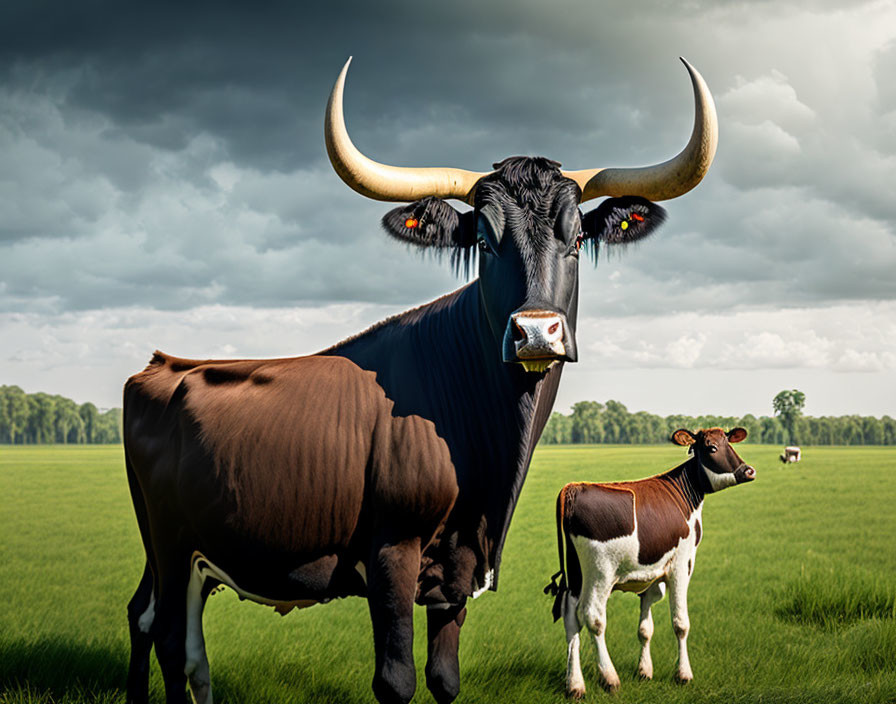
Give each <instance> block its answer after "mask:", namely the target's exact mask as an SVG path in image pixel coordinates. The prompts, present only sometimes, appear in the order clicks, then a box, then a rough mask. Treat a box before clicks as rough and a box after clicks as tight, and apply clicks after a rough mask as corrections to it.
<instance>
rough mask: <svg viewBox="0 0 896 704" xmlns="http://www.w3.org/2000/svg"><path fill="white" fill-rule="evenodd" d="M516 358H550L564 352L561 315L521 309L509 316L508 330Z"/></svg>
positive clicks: (562, 354)
mask: <svg viewBox="0 0 896 704" xmlns="http://www.w3.org/2000/svg"><path fill="white" fill-rule="evenodd" d="M508 332H509V333H510V335H511V338H512V340H513V348H514V352H515V353H516V358H517V359H519V360H524V359H550V358H553V357H562V356H564V355H565V354H566V347H565V346H564V344H563V333H564V330H563V317H562V316H561V315H560V314H559V313H555V312H553V311H546V310H523V311H519V312H517V313H514V314H513V315H511V316H510V323H509V330H508Z"/></svg>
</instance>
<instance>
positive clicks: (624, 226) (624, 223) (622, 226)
mask: <svg viewBox="0 0 896 704" xmlns="http://www.w3.org/2000/svg"><path fill="white" fill-rule="evenodd" d="M619 227H621V228H622V229H623V230H627V229H628V220H623V221H622V222H621V223H619Z"/></svg>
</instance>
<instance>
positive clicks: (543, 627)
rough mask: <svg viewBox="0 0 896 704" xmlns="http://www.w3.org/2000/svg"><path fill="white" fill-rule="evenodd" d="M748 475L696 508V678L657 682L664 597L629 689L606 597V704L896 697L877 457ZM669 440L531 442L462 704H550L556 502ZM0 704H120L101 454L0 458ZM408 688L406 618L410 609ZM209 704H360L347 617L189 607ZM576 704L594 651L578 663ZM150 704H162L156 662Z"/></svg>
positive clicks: (757, 451)
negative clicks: (638, 675) (616, 686)
mask: <svg viewBox="0 0 896 704" xmlns="http://www.w3.org/2000/svg"><path fill="white" fill-rule="evenodd" d="M737 449H738V452H739V453H740V454H741V456H742V457H743V458H744V459H745V460H746V461H747V462H749V463H751V464H752V465H754V466H755V467H756V469H757V472H758V477H757V480H756V481H755V482H754V483H752V484H748V485H745V486H739V487H734V488H732V489H729V490H726V491H724V492H722V493H720V494H718V495H715V496H709V497H708V498H707V501H706V505H705V508H704V514H703V515H704V527H705V537H704V540H703V542H702V544H701V547H700V550H699V552H698V557H697V565H696V568H695V572H694V577H693V580H692V582H691V588H690V595H689V596H690V598H689V604H690V615H691V636H690V638H689V648H690V654H691V661H692V664H693V668H694V676H695V680H694V682H693V683H692V684H690V685H688V686H686V687H680V686H678V685H676V684H674V683H673V682H672V674H673V672H674V666H675V654H676V648H675V641H674V636H673V634H672V629H671V627H670V626H669V607H668V600H663V601H661V602H660V603H659V604H657V605H656V606H654V609H653V611H654V618H655V620H656V625H657V627H656V635H655V637H654V640H653V659H654V665H655V669H656V675H655V679H654V681H652V682H639V681H637V680H636V679H635V676H634V673H635V669H636V666H637V660H638V652H639V644H638V638H637V620H638V599H637V598H635V597H633V596H632V595H626V594H619V593H616V594H614V596H613V597H612V598H611V599H610V604H609V616H608V634H607V640H608V647H609V649H610V653H611V655H612V657H613V660H614V662H615V664H616V668H617V670H618V671H619V675H620V677H621V678H622V689H621V691H620V693H619V694H618V695H616V696H615V697H613V700H614V701H616V702H619V703H620V704H622V703H624V702H648V703H649V702H663V703H664V704H667V703H675V702H759V701H762V702H892V701H896V579H894V577H896V508H894V507H896V481H894V474H896V448H888V447H880V448H877V447H875V448H871V447H862V448H854V447H853V448H845V447H842V448H841V447H827V448H812V447H808V448H804V455H803V456H804V460H803V461H802V462H801V463H799V464H796V465H791V466H787V467H785V466H784V465H782V464H781V463H780V462H778V460H777V455H778V453H779V452H780V448H778V447H771V446H762V445H749V444H743V445H739V446H738V448H737ZM683 459H684V452H683V451H682V449H681V448H676V447H674V446H672V445H669V446H566V447H563V446H560V447H558V446H552V447H540V448H539V449H538V450H537V451H536V454H535V459H534V462H533V464H532V467H531V469H530V472H529V477H528V479H527V482H526V485H525V488H524V490H523V493H522V496H521V499H520V502H519V506H518V508H517V511H516V514H515V516H514V519H513V523H512V526H511V529H510V534H509V536H508V539H507V543H506V549H505V551H504V556H503V564H502V570H501V575H500V584H499V587H500V590H499V592H498V593H497V594H494V593H486V594H485V595H483V596H482V597H481V598H480V599H478V600H477V601H476V602H474V603H472V604H471V605H470V608H469V614H468V617H467V622H466V625H465V626H464V628H463V631H462V634H461V650H460V657H461V674H462V678H463V684H462V690H461V695H460V697H459V698H458V700H457V701H458V702H459V703H461V704H462V703H463V702H526V703H528V702H532V703H535V702H561V701H565V698H564V696H563V685H564V673H565V638H564V633H563V627H562V625H561V624H559V623H556V624H555V623H552V621H551V616H550V607H551V599H550V598H549V597H547V596H545V595H544V594H542V587H543V586H544V585H545V584H546V583H547V582H548V580H549V578H550V576H551V575H552V574H553V573H554V572H556V571H557V549H556V533H555V524H554V499H555V497H556V494H557V491H558V490H559V489H560V487H561V486H562V485H563V484H564V483H566V482H568V481H573V480H593V481H610V480H613V479H633V478H639V477H642V476H646V475H648V474H653V473H657V472H659V471H661V470H664V469H667V468H669V467H671V466H673V465H675V464H677V463H678V462H680V461H682V460H683ZM0 496H2V503H0V704H12V703H13V702H15V703H17V704H23V703H25V702H35V703H45V702H64V703H66V704H68V703H71V704H74V703H76V702H77V703H82V702H122V701H123V700H124V696H123V687H124V679H125V673H126V669H127V655H128V643H127V623H126V620H125V607H126V604H127V601H128V599H129V598H130V596H131V593H132V592H133V589H134V588H135V587H136V584H137V581H138V579H139V577H140V574H141V572H142V569H143V558H142V548H141V545H140V540H139V536H138V533H137V527H136V523H135V520H134V517H133V513H132V509H131V506H130V499H129V496H128V492H127V486H126V481H125V477H124V468H123V461H122V453H121V448H120V447H118V446H99V447H90V446H78V447H61V446H54V447H41V446H31V447H9V446H0ZM417 617H418V618H417V639H416V643H415V649H416V656H417V658H416V661H417V668H418V688H417V694H416V695H415V698H414V701H417V702H432V701H433V700H432V697H431V696H430V695H429V692H428V691H427V690H426V688H425V685H424V681H423V664H424V661H425V655H426V642H425V637H424V636H425V634H424V630H425V629H424V626H425V618H424V613H423V610H422V609H418V610H417ZM205 629H206V640H207V643H208V652H209V659H210V661H211V672H212V688H213V690H214V693H215V698H216V701H219V702H231V703H234V704H253V703H255V702H258V703H261V702H278V703H279V702H283V703H286V702H340V703H346V704H349V703H351V702H373V701H375V700H374V698H373V694H372V692H371V689H370V679H371V676H372V670H373V645H372V637H371V630H370V624H369V620H368V617H367V608H366V602H365V601H363V600H361V599H349V600H343V601H340V602H336V603H331V604H329V605H326V606H315V607H312V608H310V609H306V610H304V611H293V612H292V613H290V614H289V615H288V616H286V617H283V618H281V617H280V616H278V615H277V614H276V613H275V612H274V611H273V609H271V608H269V607H263V606H259V605H255V604H251V603H240V602H239V601H238V599H237V598H236V596H235V595H234V593H233V592H232V591H229V590H225V591H224V592H222V593H220V594H217V595H214V596H212V597H211V599H210V600H209V604H208V607H207V609H206V613H205ZM582 654H583V663H584V669H585V679H586V684H587V685H588V695H587V700H588V701H603V700H605V699H607V700H609V697H608V695H606V694H605V693H604V692H603V691H602V690H601V689H600V688H599V687H598V685H597V678H596V671H595V667H594V660H595V658H594V648H593V647H592V646H590V645H587V644H586V645H585V646H584V647H583V650H582ZM153 667H154V668H155V669H154V673H153V679H152V697H153V701H157V702H161V701H162V692H161V679H160V677H159V675H158V668H157V666H156V665H155V660H154V659H153Z"/></svg>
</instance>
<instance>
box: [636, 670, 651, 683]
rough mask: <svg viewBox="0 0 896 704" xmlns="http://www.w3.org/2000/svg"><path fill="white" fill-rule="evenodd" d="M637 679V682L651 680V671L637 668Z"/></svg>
mask: <svg viewBox="0 0 896 704" xmlns="http://www.w3.org/2000/svg"><path fill="white" fill-rule="evenodd" d="M638 679H639V680H652V679H653V670H652V669H650V670H648V669H647V668H644V667H639V668H638Z"/></svg>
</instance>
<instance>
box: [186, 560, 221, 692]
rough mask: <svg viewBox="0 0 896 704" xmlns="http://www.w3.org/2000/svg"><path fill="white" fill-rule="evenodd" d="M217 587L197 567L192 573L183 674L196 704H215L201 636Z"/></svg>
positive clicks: (203, 638) (188, 597)
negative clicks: (208, 604)
mask: <svg viewBox="0 0 896 704" xmlns="http://www.w3.org/2000/svg"><path fill="white" fill-rule="evenodd" d="M214 586H215V585H214V584H211V583H210V582H208V581H206V580H205V578H204V577H203V576H202V575H201V573H200V571H199V568H198V565H195V564H194V565H193V569H192V571H191V572H190V584H189V586H188V587H187V636H186V645H185V650H186V653H185V654H186V662H185V664H184V674H186V676H187V681H188V683H189V685H190V693H191V694H192V695H193V701H194V702H195V704H212V685H211V678H210V675H209V668H208V656H207V655H206V653H205V637H204V636H203V634H202V610H203V609H204V608H205V601H206V599H208V595H209V593H210V592H211V590H212V588H213V587H214Z"/></svg>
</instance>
